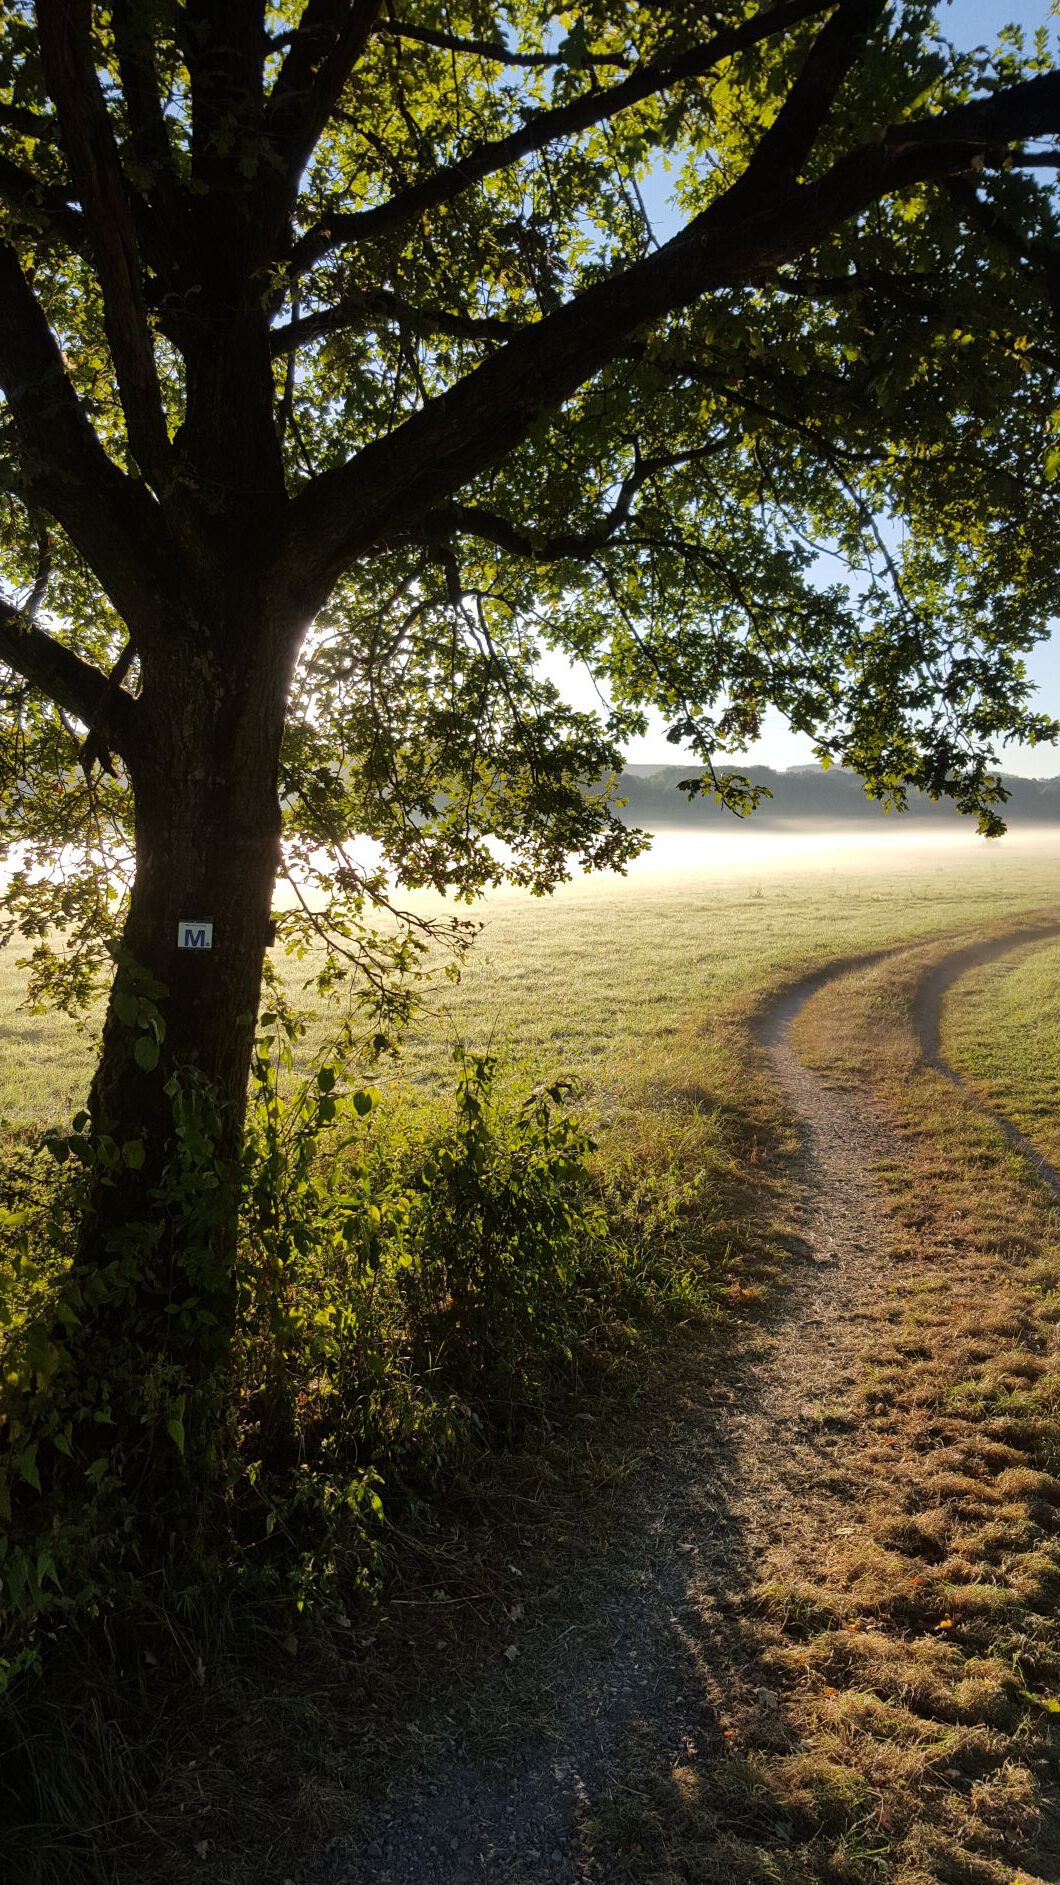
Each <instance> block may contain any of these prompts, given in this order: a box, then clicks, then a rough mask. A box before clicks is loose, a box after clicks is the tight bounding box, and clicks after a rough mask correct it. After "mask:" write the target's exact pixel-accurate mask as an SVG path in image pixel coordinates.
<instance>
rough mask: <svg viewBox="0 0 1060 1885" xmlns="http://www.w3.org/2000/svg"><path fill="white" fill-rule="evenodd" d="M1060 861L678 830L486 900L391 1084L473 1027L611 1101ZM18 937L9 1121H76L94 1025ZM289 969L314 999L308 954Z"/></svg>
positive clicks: (911, 840) (993, 847)
mask: <svg viewBox="0 0 1060 1885" xmlns="http://www.w3.org/2000/svg"><path fill="white" fill-rule="evenodd" d="M1058 863H1060V834H1058V835H1057V836H1056V837H1048V836H1046V837H1043V836H1041V835H1040V834H1025V833H1022V832H1020V833H1014V834H1010V835H1009V837H1007V838H1006V839H1004V840H1003V841H1002V842H1001V843H1000V844H999V843H993V844H988V843H986V842H985V841H983V840H980V839H977V838H976V837H975V836H974V835H973V834H972V833H971V832H970V830H968V828H966V827H964V828H962V827H960V826H959V825H957V823H956V821H955V822H954V826H953V827H952V828H950V829H940V828H939V827H936V826H929V827H928V828H927V830H926V831H925V829H924V828H923V827H920V828H919V829H918V828H916V827H909V826H905V827H903V826H902V825H901V823H900V821H898V820H896V821H894V824H893V825H892V826H890V827H887V828H886V829H885V830H884V831H883V832H882V834H881V833H877V831H876V830H875V829H874V828H871V827H869V828H866V827H861V828H858V829H857V830H854V831H850V830H846V829H843V828H839V829H838V830H835V829H833V831H832V832H829V833H828V834H827V835H826V836H825V837H823V838H822V837H821V836H820V835H819V834H814V833H813V832H810V831H805V830H799V829H795V830H793V831H792V832H791V833H790V834H788V835H782V836H777V835H775V834H771V835H768V836H759V835H757V834H756V833H755V832H754V831H753V828H742V827H741V828H739V829H738V830H736V831H734V832H733V833H732V834H731V835H729V836H728V837H725V838H711V837H707V838H702V837H699V836H697V835H695V834H689V833H684V832H679V833H678V832H675V833H664V834H662V835H661V836H660V837H659V838H658V839H657V841H656V845H655V847H654V849H653V852H652V853H650V854H649V855H648V857H647V858H646V859H644V860H642V861H641V862H640V863H639V864H638V865H637V866H635V867H634V870H633V871H632V872H631V874H630V876H629V877H628V878H626V879H615V878H606V879H581V880H577V881H574V882H572V883H569V884H567V885H564V886H563V887H562V888H561V889H560V890H559V892H558V893H557V894H556V896H555V897H553V898H550V899H547V900H540V899H534V898H532V897H529V896H525V895H522V894H516V893H511V892H497V893H494V894H493V895H491V896H490V897H488V898H487V899H484V900H483V902H482V903H481V904H480V905H479V906H478V907H477V908H475V909H473V910H472V911H471V912H470V913H469V914H471V915H472V916H473V917H474V918H475V919H476V920H477V921H479V922H481V923H482V925H483V928H482V933H481V935H480V936H479V938H478V941H477V943H476V944H475V947H474V950H473V953H472V955H471V958H470V960H469V961H468V963H467V965H466V967H465V970H464V974H463V978H462V981H461V983H460V985H459V986H458V987H454V986H453V985H452V984H451V983H448V982H444V981H443V982H441V984H440V986H439V989H438V992H437V993H436V995H435V996H434V998H433V1002H432V1008H433V1012H431V1013H429V1014H427V1015H426V1016H424V1017H421V1018H420V1020H419V1021H418V1022H417V1023H416V1025H415V1026H414V1027H413V1029H412V1031H411V1033H410V1036H409V1038H408V1040H407V1042H406V1045H405V1050H404V1053H403V1055H402V1058H401V1060H400V1061H399V1062H398V1063H397V1065H396V1066H395V1067H394V1068H393V1069H392V1070H389V1072H388V1083H389V1084H392V1085H393V1084H403V1085H406V1086H407V1087H409V1088H411V1089H412V1090H413V1091H414V1092H416V1093H420V1094H434V1093H437V1092H438V1091H440V1090H442V1089H444V1088H445V1087H446V1086H448V1085H451V1081H452V1059H451V1056H452V1049H453V1047H454V1045H455V1044H456V1043H457V1042H463V1043H464V1044H465V1045H466V1046H467V1047H469V1048H470V1049H472V1050H476V1051H481V1050H482V1049H484V1048H486V1047H489V1046H492V1047H493V1048H494V1049H497V1050H504V1051H507V1052H510V1053H511V1054H513V1055H514V1056H515V1057H516V1058H518V1059H520V1060H524V1061H528V1062H529V1063H531V1064H532V1065H533V1067H534V1068H535V1070H536V1071H537V1072H538V1073H540V1074H546V1073H553V1072H556V1071H561V1072H564V1073H574V1074H576V1075H578V1076H580V1077H581V1078H583V1079H585V1080H587V1081H588V1082H589V1083H590V1084H591V1087H592V1090H593V1092H594V1094H595V1096H596V1098H597V1100H598V1102H599V1104H600V1105H601V1107H602V1108H603V1110H604V1111H605V1112H606V1111H607V1110H608V1109H609V1108H610V1107H611V1106H612V1105H613V1104H614V1103H615V1101H616V1099H617V1097H618V1095H619V1094H620V1093H621V1094H623V1095H624V1096H626V1098H627V1099H628V1097H629V1094H630V1090H631V1089H635V1088H636V1087H637V1086H638V1085H639V1084H640V1083H641V1082H642V1081H643V1079H644V1078H645V1076H646V1074H649V1077H650V1073H649V1070H650V1069H651V1068H652V1067H653V1066H655V1067H658V1068H663V1069H664V1068H665V1066H666V1064H667V1062H668V1061H669V1060H670V1059H671V1058H672V1056H673V1053H674V1043H675V1039H677V1037H680V1036H683V1035H684V1034H685V1032H686V1031H687V1030H690V1029H691V1030H694V1032H695V1034H696V1036H697V1039H698V1042H699V1046H698V1049H697V1052H698V1053H703V1052H706V1053H707V1054H708V1056H709V1054H710V1051H711V1045H712V1043H711V1034H710V1027H709V1023H710V1020H711V1018H712V1017H716V1016H718V1015H720V1014H722V1013H724V1012H725V1011H726V1010H727V1009H729V1008H730V1007H731V1006H732V1004H733V1002H734V1001H736V1000H738V999H740V998H742V997H744V996H746V995H748V994H749V993H753V991H755V990H756V989H759V988H762V987H766V986H769V985H770V984H771V983H773V982H774V981H777V980H780V979H783V978H785V977H788V976H791V975H793V974H796V973H797V972H798V971H799V970H800V969H802V968H804V967H810V966H812V965H814V964H815V963H817V962H821V961H825V960H828V959H830V958H832V957H834V956H841V955H846V954H857V953H861V952H864V951H867V950H871V949H876V948H883V947H886V946H887V945H889V944H892V943H896V942H902V941H907V940H910V939H912V938H914V937H919V936H932V935H935V934H938V933H940V932H942V931H946V930H957V929H960V928H965V927H968V926H969V925H971V924H974V923H977V922H981V921H984V920H987V919H989V918H995V917H1001V916H1004V915H1006V914H1009V913H1013V914H1014V913H1016V912H1018V911H1021V910H1029V909H1035V908H1038V907H1041V906H1046V905H1049V904H1051V903H1052V902H1053V901H1054V900H1055V899H1056V896H1057V881H1058V880H1057V864H1058ZM410 903H411V906H412V907H413V908H418V909H421V910H422V909H431V910H435V911H437V910H438V909H439V908H441V907H444V906H441V905H440V904H439V903H438V902H436V901H435V902H432V903H428V902H427V901H426V900H425V899H419V900H417V899H410ZM459 913H462V914H468V912H464V911H461V912H459ZM17 953H18V951H17V945H14V944H12V945H11V946H10V948H9V950H8V952H7V954H6V956H3V957H0V1043H2V1053H0V1119H4V1120H7V1121H9V1122H11V1123H12V1124H17V1125H29V1124H33V1125H36V1124H40V1123H44V1122H47V1123H58V1122H62V1121H64V1120H66V1119H67V1118H68V1117H69V1116H70V1114H71V1113H72V1112H73V1111H75V1110H76V1108H77V1106H78V1105H79V1104H80V1103H81V1101H82V1099H83V1096H84V1092H85V1089H86V1086H87V1081H88V1078H89V1076H90V1071H91V1065H92V1024H91V1023H89V1024H88V1025H87V1026H86V1025H80V1024H77V1023H74V1022H71V1021H68V1020H66V1019H65V1018H61V1017H56V1016H54V1015H47V1016H33V1015H28V1014H27V1013H26V1012H25V1011H24V1009H23V1008H22V1006H21V1002H22V997H23V974H22V972H21V971H20V970H19V969H18V967H17V964H16V956H17ZM279 966H280V967H281V970H282V972H283V973H284V976H285V979H286V981H287V983H288V986H289V987H290V989H291V991H292V993H293V994H294V996H295V997H296V998H297V999H299V1000H302V999H308V998H307V997H303V995H302V983H303V982H304V980H305V977H306V972H307V965H299V964H295V963H290V964H285V963H284V962H283V960H282V958H281V960H280V965H279ZM340 1018H341V1017H340V1010H339V1009H338V1007H335V1008H333V1009H331V1010H328V1009H324V1010H322V1011H321V1012H319V1014H318V1015H317V1018H316V1019H315V1021H314V1023H313V1025H312V1027H311V1029H310V1034H309V1041H308V1045H309V1047H310V1048H311V1049H314V1050H315V1049H316V1048H319V1047H320V1046H322V1045H323V1044H324V1043H325V1042H326V1041H327V1039H328V1038H329V1035H330V1034H332V1033H333V1032H334V1031H335V1029H336V1027H337V1025H338V1022H339V1020H340Z"/></svg>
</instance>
